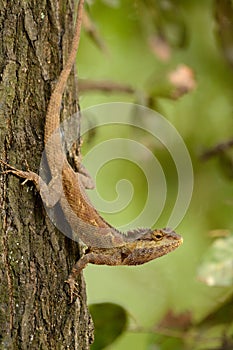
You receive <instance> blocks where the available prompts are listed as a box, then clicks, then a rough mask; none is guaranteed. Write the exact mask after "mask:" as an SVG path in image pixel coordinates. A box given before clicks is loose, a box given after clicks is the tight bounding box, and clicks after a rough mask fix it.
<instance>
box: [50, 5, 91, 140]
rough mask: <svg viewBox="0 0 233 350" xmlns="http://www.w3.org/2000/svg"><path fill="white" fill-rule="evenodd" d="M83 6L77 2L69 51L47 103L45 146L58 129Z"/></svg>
mask: <svg viewBox="0 0 233 350" xmlns="http://www.w3.org/2000/svg"><path fill="white" fill-rule="evenodd" d="M83 5H84V0H79V3H78V9H77V19H76V24H75V30H74V37H73V40H72V44H71V51H70V53H69V56H68V59H67V62H66V64H65V66H64V68H63V70H62V72H61V74H60V77H59V79H58V82H57V84H56V87H55V89H54V91H53V93H52V95H51V98H50V101H49V105H48V109H47V115H46V120H45V135H44V141H45V144H46V143H47V141H48V140H49V138H50V136H51V135H52V134H53V133H54V131H55V130H57V129H58V128H59V125H60V106H61V101H62V95H63V92H64V90H65V87H66V82H67V79H68V77H69V74H70V72H71V69H72V67H73V65H74V62H75V57H76V53H77V50H78V46H79V41H80V32H81V24H82V13H83Z"/></svg>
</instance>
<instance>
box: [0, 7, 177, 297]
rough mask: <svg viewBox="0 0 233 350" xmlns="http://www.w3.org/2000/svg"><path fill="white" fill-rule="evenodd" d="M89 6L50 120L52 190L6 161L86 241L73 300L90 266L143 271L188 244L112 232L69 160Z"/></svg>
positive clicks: (71, 280)
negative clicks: (70, 113)
mask: <svg viewBox="0 0 233 350" xmlns="http://www.w3.org/2000/svg"><path fill="white" fill-rule="evenodd" d="M83 5H84V0H80V1H79V3H78V10H77V20H76V25H75V34H74V38H73V41H72V46H71V51H70V54H69V57H68V60H67V62H66V64H65V66H64V68H63V70H62V72H61V74H60V77H59V79H58V82H57V84H56V86H55V89H54V91H53V93H52V95H51V98H50V101H49V105H48V109H47V114H46V120H45V133H44V142H45V150H46V158H47V162H48V165H49V169H50V173H51V181H50V183H49V184H48V185H47V184H46V183H45V182H44V181H43V180H42V179H41V177H40V176H39V175H38V174H36V173H34V172H32V171H30V170H28V171H21V170H18V169H16V168H14V167H12V166H10V165H9V164H7V163H6V162H4V161H0V162H1V163H2V164H4V165H5V166H6V167H7V168H8V170H6V171H5V173H12V174H14V175H16V176H18V177H20V178H24V179H25V181H24V183H25V182H27V181H32V182H33V183H34V184H35V186H36V188H37V190H38V191H39V192H40V195H41V198H42V200H43V201H44V203H45V206H47V207H51V206H54V205H55V204H56V203H57V202H59V203H60V206H61V208H62V210H63V212H64V215H65V217H66V220H67V221H68V223H69V225H70V227H71V229H72V234H73V239H74V240H77V239H80V240H81V241H83V242H84V243H85V245H86V246H87V250H86V252H85V254H84V255H83V256H82V257H81V258H80V259H79V260H78V261H77V263H76V264H75V265H74V267H73V268H72V271H71V273H70V275H69V277H68V280H67V281H66V282H67V283H68V284H69V286H70V291H71V298H72V296H73V293H74V290H75V277H76V276H77V275H78V274H79V273H80V272H81V271H82V269H83V268H84V267H85V266H86V265H87V264H88V263H92V264H98V265H103V264H105V265H140V264H144V263H146V262H148V261H150V260H153V259H156V258H158V257H160V256H162V255H165V254H167V253H169V252H171V251H173V250H174V249H176V248H177V247H178V246H179V245H180V244H181V243H182V237H181V236H180V235H178V234H176V233H175V232H174V231H172V230H170V229H137V230H133V231H128V232H126V233H122V232H120V231H118V230H117V229H116V228H114V227H113V226H111V225H110V224H109V223H107V222H106V221H105V220H104V219H103V218H102V217H101V216H100V214H99V213H98V212H97V211H96V209H95V208H94V207H93V206H92V204H91V203H90V201H89V199H88V198H87V196H86V194H85V191H84V189H83V184H82V181H81V180H80V176H79V175H78V174H77V173H76V172H75V171H74V170H73V169H72V167H71V165H70V164H69V163H68V161H67V159H66V157H65V154H64V151H63V149H62V141H61V135H60V130H59V126H60V105H61V102H62V96H63V92H64V90H65V86H66V82H67V79H68V76H69V74H70V71H71V69H72V67H73V64H74V62H75V57H76V52H77V49H78V45H79V39H80V31H81V20H82V12H83ZM71 300H72V299H71Z"/></svg>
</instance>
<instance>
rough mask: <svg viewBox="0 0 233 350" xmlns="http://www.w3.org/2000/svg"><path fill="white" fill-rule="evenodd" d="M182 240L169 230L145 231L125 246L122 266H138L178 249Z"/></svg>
mask: <svg viewBox="0 0 233 350" xmlns="http://www.w3.org/2000/svg"><path fill="white" fill-rule="evenodd" d="M182 242H183V239H182V237H181V236H180V235H178V234H177V233H176V232H174V231H172V230H171V229H168V228H165V229H159V230H158V229H156V230H146V232H145V233H144V234H142V235H141V236H140V237H139V238H138V239H136V240H135V241H134V242H129V243H128V244H126V246H127V248H128V249H126V250H125V253H126V254H125V256H124V259H123V265H140V264H144V263H145V262H148V261H150V260H154V259H156V258H159V257H160V256H162V255H165V254H168V253H169V252H171V251H173V250H175V249H176V248H178V247H179V246H180V245H181V244H182Z"/></svg>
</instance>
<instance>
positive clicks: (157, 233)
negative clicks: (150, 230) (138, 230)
mask: <svg viewBox="0 0 233 350" xmlns="http://www.w3.org/2000/svg"><path fill="white" fill-rule="evenodd" d="M153 237H154V239H155V240H156V241H159V240H160V239H162V238H163V233H162V232H160V231H155V232H154V234H153Z"/></svg>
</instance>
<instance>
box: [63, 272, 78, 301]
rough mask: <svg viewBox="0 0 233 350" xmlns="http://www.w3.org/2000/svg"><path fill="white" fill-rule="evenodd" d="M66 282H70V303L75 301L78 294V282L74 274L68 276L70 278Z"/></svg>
mask: <svg viewBox="0 0 233 350" xmlns="http://www.w3.org/2000/svg"><path fill="white" fill-rule="evenodd" d="M65 283H68V284H69V288H70V303H71V304H72V303H73V300H74V295H76V296H78V288H77V287H78V283H77V282H76V281H75V279H74V278H73V277H72V276H69V277H68V280H66V281H65Z"/></svg>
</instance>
